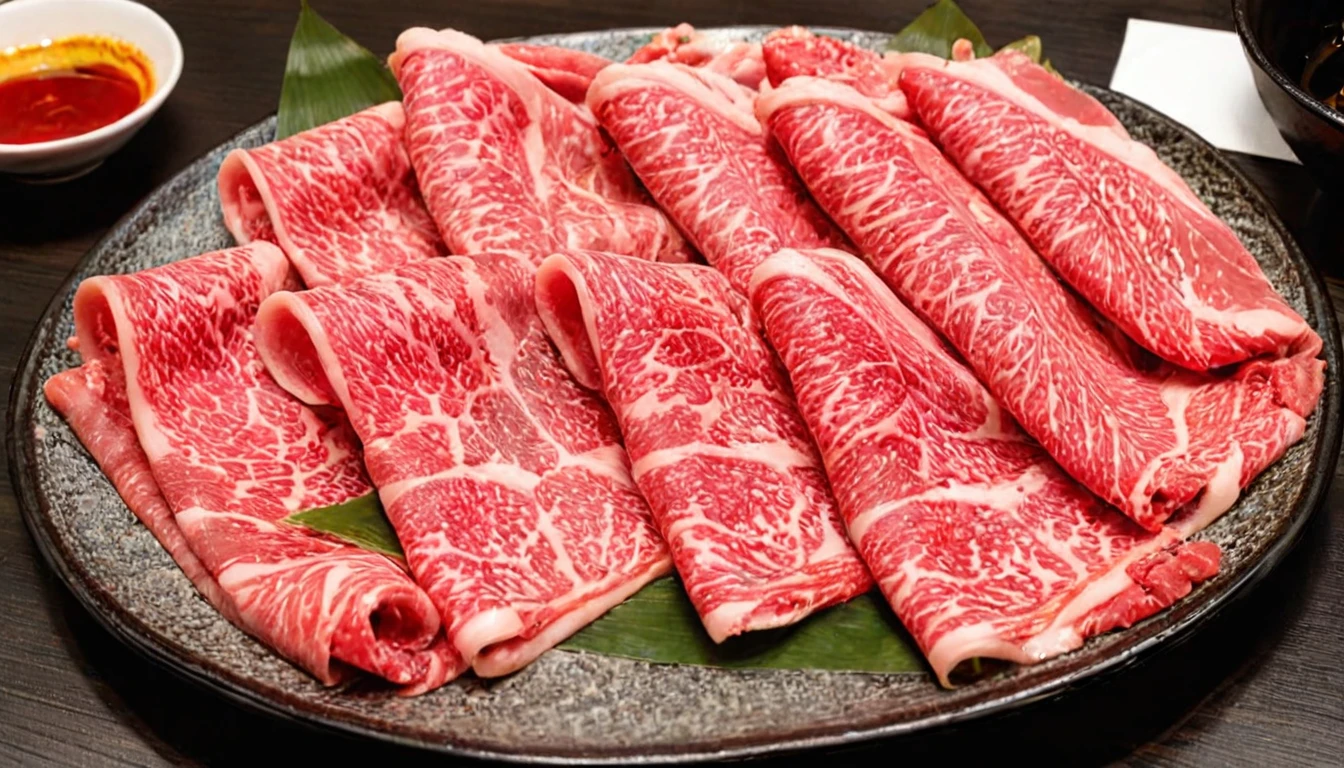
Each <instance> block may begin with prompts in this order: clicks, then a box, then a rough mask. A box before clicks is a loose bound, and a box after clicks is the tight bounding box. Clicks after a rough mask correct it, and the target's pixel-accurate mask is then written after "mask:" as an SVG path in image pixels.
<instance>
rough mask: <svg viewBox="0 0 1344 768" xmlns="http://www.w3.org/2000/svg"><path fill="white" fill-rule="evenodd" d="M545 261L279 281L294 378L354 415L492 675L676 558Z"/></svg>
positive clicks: (407, 541)
mask: <svg viewBox="0 0 1344 768" xmlns="http://www.w3.org/2000/svg"><path fill="white" fill-rule="evenodd" d="M532 271H533V270H532V267H531V266H530V264H529V263H527V262H526V261H525V260H523V259H522V258H521V257H513V256H509V255H504V254H481V255H477V256H475V257H472V258H465V257H449V258H447V259H435V260H431V261H426V262H422V263H420V264H415V265H411V266H407V267H403V268H402V269H400V270H398V271H396V272H392V273H388V274H383V275H378V276H374V277H369V278H364V279H361V280H358V281H354V282H352V283H349V284H347V285H344V286H340V287H330V288H320V289H315V290H311V291H304V292H299V293H289V292H282V293H278V294H276V295H274V296H272V297H271V298H269V299H268V300H267V301H266V303H265V304H264V305H263V307H262V310H261V314H260V316H259V319H258V323H257V335H258V344H259V345H260V347H261V350H262V356H263V358H264V359H265V361H266V363H267V365H268V367H269V368H270V370H271V371H272V372H273V373H274V374H275V375H276V377H277V379H278V380H279V381H280V383H281V384H282V385H283V386H284V387H285V388H286V389H288V390H289V391H290V392H293V393H294V394H295V395H297V396H298V397H299V398H301V399H302V400H304V401H305V402H308V403H311V404H313V405H314V406H319V405H320V406H326V405H333V406H338V407H340V408H342V409H344V411H345V413H346V414H347V415H348V416H349V418H350V422H351V423H352V425H353V426H354V429H355V431H356V432H357V433H358V434H359V436H360V438H361V439H362V440H363V443H364V460H365V462H366V464H367V466H368V468H369V475H370V476H371V477H372V479H373V482H374V484H375V485H376V486H377V487H378V492H379V496H380V498H381V499H382V502H383V507H384V508H385V509H386V510H387V514H388V517H389V519H390V520H391V521H392V524H393V526H394V527H395V528H396V530H397V535H398V537H399V538H400V540H401V543H402V546H403V548H404V549H405V551H406V557H407V560H408V562H409V563H410V567H411V570H412V572H414V573H415V576H416V578H417V580H418V581H419V583H420V584H421V585H423V586H424V588H425V589H426V590H427V591H428V592H429V595H430V597H431V598H432V599H433V601H434V604H435V606H436V607H437V608H438V611H439V613H440V615H441V616H442V618H443V622H444V626H445V628H446V630H447V633H448V637H449V639H450V640H451V642H452V643H453V644H454V646H455V647H456V648H457V650H458V652H459V653H460V654H461V655H462V657H463V658H464V659H466V660H467V662H469V663H471V664H472V665H473V667H474V669H475V670H476V672H477V673H478V674H481V675H487V676H492V675H503V674H507V673H509V672H512V671H514V670H516V669H519V668H520V667H522V666H524V665H525V664H527V663H528V662H530V661H532V660H533V659H535V658H536V657H537V656H538V655H540V654H541V653H543V652H544V651H546V650H547V649H548V648H550V647H552V646H554V645H555V644H556V643H558V642H560V641H561V640H563V639H564V638H566V637H568V636H569V635H570V634H572V633H573V632H575V631H576V630H578V629H579V628H581V627H583V626H584V625H585V624H587V623H589V622H590V621H592V620H593V619H595V618H597V617H598V616H600V615H601V614H603V613H604V612H606V611H607V609H609V608H611V607H612V606H614V605H616V604H617V603H619V602H621V601H622V600H624V599H625V598H626V597H629V596H630V595H632V594H634V593H635V592H636V591H638V590H639V588H640V587H641V586H643V585H644V584H645V583H647V582H648V581H650V580H651V579H654V578H656V577H658V576H661V575H663V574H665V573H667V572H668V571H669V570H670V569H671V560H670V558H669V556H668V552H667V548H666V546H664V544H663V542H662V540H661V539H660V538H659V537H658V532H657V530H656V529H655V528H654V526H653V520H652V519H651V517H650V515H649V509H648V507H647V506H646V505H645V503H644V500H643V499H642V498H641V497H640V495H639V491H638V489H636V487H635V484H634V482H633V481H632V480H631V478H630V467H629V459H628V458H627V457H626V454H625V451H624V450H623V449H622V448H621V445H620V441H619V433H618V432H617V429H616V424H615V422H614V421H613V419H612V418H611V414H610V412H609V411H607V410H606V408H605V407H604V406H603V405H602V403H601V401H600V400H599V399H598V398H597V397H596V396H594V395H593V394H591V393H589V392H587V391H585V390H584V389H583V388H581V387H580V386H579V385H578V384H576V383H575V382H574V380H573V379H572V378H570V376H569V374H568V373H567V372H566V371H565V368H564V364H563V363H562V362H561V360H560V358H559V357H558V356H557V355H556V352H555V350H554V348H552V347H551V345H550V343H549V342H548V341H547V339H546V335H545V331H544V330H543V328H542V325H541V321H540V319H539V318H538V317H537V314H536V311H535V308H534V304H533V298H532Z"/></svg>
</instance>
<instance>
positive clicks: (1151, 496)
mask: <svg viewBox="0 0 1344 768" xmlns="http://www.w3.org/2000/svg"><path fill="white" fill-rule="evenodd" d="M758 109H759V112H760V114H762V115H763V118H764V119H765V120H766V122H767V124H768V125H769V127H770V130H771V132H772V133H773V134H774V136H775V137H776V138H777V139H778V140H779V141H780V144H781V145H782V146H783V147H784V151H785V152H786V154H787V155H788V157H789V158H790V160H791V161H792V162H793V166H794V167H795V168H796V169H797V170H798V173H799V175H800V176H801V177H802V178H803V180H804V181H805V182H806V183H807V185H808V187H809V188H810V189H811V191H812V193H813V195H814V196H815V197H816V199H817V201H818V202H819V203H820V204H821V206H822V207H823V208H824V209H825V210H826V211H827V212H829V213H830V214H831V216H832V218H833V219H835V221H836V223H838V224H839V225H840V226H841V227H842V228H843V229H844V230H845V231H846V233H847V234H848V235H849V236H850V238H852V239H853V241H854V242H855V243H856V244H858V246H859V247H860V249H862V251H863V253H864V255H865V256H866V257H867V258H868V259H870V260H871V261H872V262H873V264H874V265H875V267H876V269H877V271H878V273H879V274H880V275H881V276H882V277H883V279H885V280H886V281H887V283H888V284H889V285H890V286H891V287H892V288H893V289H894V290H895V291H896V293H897V294H898V295H899V296H900V297H901V298H902V299H904V300H905V302H906V303H907V304H908V305H909V306H910V307H912V308H913V309H915V310H916V311H917V312H919V313H920V314H921V315H922V316H923V317H924V318H925V319H926V320H928V321H929V322H930V323H931V324H932V325H933V326H934V327H935V328H937V329H938V330H939V331H941V332H942V334H943V335H944V336H945V337H946V338H947V339H948V340H949V341H951V343H952V344H953V345H954V346H955V347H956V348H957V349H958V350H959V351H960V352H961V354H962V355H963V356H964V357H965V359H966V360H967V362H968V363H969V364H970V366H971V368H972V369H974V370H975V372H976V373H977V374H978V375H979V377H980V379H981V380H982V381H984V382H985V383H986V385H987V386H988V387H989V390H990V391H991V392H992V393H994V396H995V397H996V398H998V400H999V402H1000V403H1002V404H1003V405H1004V407H1005V408H1007V409H1008V411H1009V412H1011V413H1012V414H1013V416H1014V417H1016V419H1017V421H1018V422H1019V423H1020V424H1021V425H1022V426H1023V427H1024V428H1025V429H1026V430H1027V432H1029V433H1030V434H1031V435H1032V436H1033V437H1035V438H1036V439H1037V440H1038V441H1039V442H1040V443H1041V444H1042V445H1043V446H1044V447H1045V449H1046V450H1047V451H1049V453H1050V455H1051V456H1053V457H1054V458H1055V460H1056V461H1057V462H1058V463H1059V464H1060V465H1061V466H1063V467H1064V469H1065V470H1067V471H1068V472H1069V474H1070V475H1072V476H1073V477H1074V478H1075V479H1077V480H1078V481H1079V482H1081V483H1083V484H1084V485H1085V486H1087V487H1088V488H1090V489H1091V490H1092V491H1093V492H1095V493H1097V494H1098V495H1099V496H1101V497H1102V498H1103V499H1105V500H1106V501H1109V502H1111V503H1112V504H1115V505H1116V506H1118V507H1119V508H1120V509H1121V510H1122V511H1124V512H1125V514H1127V515H1129V516H1130V517H1131V518H1132V519H1134V520H1135V521H1136V522H1138V523H1139V524H1140V525H1142V526H1144V527H1145V528H1148V529H1149V530H1154V531H1156V530H1159V529H1160V528H1161V526H1162V524H1163V522H1164V521H1166V520H1167V519H1168V518H1169V517H1171V516H1172V515H1173V514H1174V513H1176V512H1177V511H1178V510H1181V509H1182V508H1183V507H1186V505H1192V507H1193V508H1192V509H1189V510H1187V511H1186V512H1185V513H1183V514H1182V515H1181V516H1180V519H1179V521H1177V523H1176V524H1177V525H1178V526H1179V527H1180V528H1181V529H1182V530H1183V531H1189V530H1195V529H1198V528H1199V527H1201V526H1203V525H1205V524H1207V522H1209V521H1210V520H1212V519H1213V518H1214V517H1216V516H1217V515H1219V514H1221V513H1222V512H1223V511H1225V510H1226V509H1227V508H1228V507H1229V506H1231V504H1232V502H1233V501H1235V499H1236V497H1237V495H1238V493H1239V491H1240V489H1241V488H1242V487H1245V486H1246V484H1248V483H1249V482H1250V481H1251V480H1252V479H1253V478H1255V476H1256V475H1257V474H1259V472H1260V471H1261V470H1263V469H1264V468H1265V467H1267V466H1269V465H1270V464H1271V463H1273V462H1274V461H1275V460H1276V459H1278V457H1279V456H1281V455H1282V454H1283V452H1284V451H1285V450H1286V449H1287V447H1288V446H1289V445H1291V444H1292V443H1294V442H1296V441H1297V440H1298V439H1300V438H1301V436H1302V434H1303V431H1304V429H1305V426H1306V421H1305V417H1306V415H1307V414H1308V413H1310V412H1311V410H1312V409H1313V407H1314V406H1315V404H1316V401H1317V399H1318V398H1319V396H1320V392H1321V387H1322V381H1323V376H1322V367H1323V363H1322V362H1321V361H1320V360H1317V359H1315V355H1316V352H1317V351H1318V350H1317V349H1308V350H1306V351H1304V352H1302V353H1299V355H1297V356H1295V357H1292V358H1288V359H1281V360H1275V361H1261V360H1257V361H1252V362H1250V363H1247V364H1245V365H1243V366H1241V367H1240V368H1238V369H1237V370H1235V371H1234V372H1232V373H1230V374H1227V375H1223V376H1209V375H1205V374H1196V373H1192V372H1188V371H1182V370H1177V369H1173V368H1170V367H1167V366H1161V365H1155V366H1153V367H1147V366H1145V365H1144V364H1142V363H1143V361H1141V359H1140V356H1139V355H1138V354H1135V350H1129V349H1127V348H1126V347H1125V346H1124V345H1125V344H1126V343H1127V342H1125V340H1124V339H1123V338H1122V337H1120V336H1119V334H1113V333H1107V332H1105V331H1104V330H1102V329H1100V328H1099V325H1098V322H1097V318H1096V316H1095V315H1094V314H1093V313H1092V311H1091V310H1090V309H1089V308H1088V307H1087V306H1085V305H1084V304H1082V303H1081V302H1080V301H1079V300H1078V299H1077V298H1076V297H1075V296H1074V295H1073V294H1071V293H1070V292H1069V291H1068V290H1067V289H1066V288H1065V287H1064V286H1063V285H1061V284H1060V283H1059V281H1058V280H1056V279H1055V277H1054V275H1053V274H1052V273H1051V271H1050V269H1049V267H1048V266H1046V264H1045V263H1044V262H1043V261H1041V259H1040V258H1039V257H1038V256H1037V255H1036V254H1035V253H1033V252H1032V250H1031V248H1030V246H1029V245H1027V243H1026V242H1025V241H1024V240H1023V239H1022V237H1021V236H1020V235H1019V234H1018V233H1017V231H1016V230H1015V229H1014V228H1013V226H1012V224H1011V223H1010V222H1008V221H1007V220H1005V219H1004V218H1003V217H1002V216H1001V215H1000V214H999V213H998V212H997V211H996V210H995V209H994V207H993V205H991V204H990V203H989V201H988V200H986V199H985V198H984V196H983V195H981V194H980V193H979V191H978V190H976V188H975V187H974V186H973V185H971V184H970V182H968V181H967V180H966V179H965V178H963V177H962V176H961V174H960V173H958V172H957V170H956V168H955V167H953V166H952V164H951V163H950V162H949V161H948V160H947V159H946V158H944V157H943V155H942V154H941V153H940V152H939V151H938V149H937V148H936V147H935V146H934V145H933V144H932V143H931V142H930V141H929V140H928V139H927V138H926V137H925V135H924V134H923V132H922V131H920V130H919V129H917V128H914V127H913V126H911V125H909V124H908V123H905V122H903V121H900V120H897V119H895V118H893V117H892V116H891V115H889V114H887V113H886V112H884V111H882V110H881V109H879V108H877V107H875V106H874V105H873V103H872V101H871V99H868V98H866V97H864V96H863V95H862V94H860V93H858V92H857V91H855V90H854V89H852V88H850V87H848V86H845V85H843V84H838V83H830V82H827V81H824V80H820V79H813V78H801V77H795V78H792V79H790V80H788V81H787V82H785V83H784V84H783V85H782V86H781V87H780V88H778V89H776V90H775V91H773V92H771V93H770V94H768V95H766V96H764V97H763V98H762V101H761V103H760V104H758Z"/></svg>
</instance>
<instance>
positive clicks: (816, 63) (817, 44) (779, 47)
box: [763, 27, 910, 118]
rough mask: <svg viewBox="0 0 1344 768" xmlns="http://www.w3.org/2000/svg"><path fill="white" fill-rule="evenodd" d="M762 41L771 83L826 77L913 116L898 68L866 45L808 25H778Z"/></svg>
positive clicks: (892, 110) (884, 106) (883, 106)
mask: <svg viewBox="0 0 1344 768" xmlns="http://www.w3.org/2000/svg"><path fill="white" fill-rule="evenodd" d="M763 45H764V58H765V65H766V74H767V76H768V77H769V78H770V84H771V85H772V86H775V87H779V85H780V84H781V83H783V82H784V81H785V80H787V79H789V78H790V77H796V76H799V75H803V76H808V77H824V78H826V79H827V80H830V81H831V82H835V83H844V84H846V85H849V86H851V87H853V88H854V89H855V90H857V91H858V92H859V93H862V94H863V95H864V96H867V97H868V98H870V99H872V100H873V103H874V104H875V105H876V106H877V107H878V108H880V109H883V110H885V111H887V112H890V113H891V114H893V115H896V116H897V117H901V118H909V117H910V105H909V104H907V103H906V100H905V94H904V93H902V92H901V89H900V87H899V86H898V85H897V82H896V77H897V70H895V69H893V68H892V66H891V65H890V64H888V63H887V61H886V60H884V59H883V58H882V57H881V56H878V55H877V54H876V53H874V52H873V51H870V50H868V49H867V48H860V47H859V46H857V45H854V44H853V43H847V42H845V41H843V40H837V39H835V38H834V37H825V36H818V35H814V34H812V33H811V32H810V31H809V30H808V29H807V28H806V27H784V28H783V29H777V30H775V31H774V32H771V33H770V34H769V35H767V36H766V38H765V43H764V44H763Z"/></svg>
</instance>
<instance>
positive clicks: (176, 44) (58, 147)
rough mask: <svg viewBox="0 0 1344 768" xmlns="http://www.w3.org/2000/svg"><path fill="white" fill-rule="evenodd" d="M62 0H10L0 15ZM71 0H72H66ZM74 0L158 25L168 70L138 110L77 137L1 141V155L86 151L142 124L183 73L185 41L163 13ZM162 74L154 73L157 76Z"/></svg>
mask: <svg viewBox="0 0 1344 768" xmlns="http://www.w3.org/2000/svg"><path fill="white" fill-rule="evenodd" d="M60 1H61V0H11V2H7V3H3V4H0V17H3V16H5V15H6V13H21V12H22V11H23V10H24V9H25V8H33V7H38V6H44V5H48V4H49V3H50V2H60ZM66 1H69V0H66ZM75 2H86V3H94V4H97V5H106V6H112V7H116V8H118V9H120V11H119V12H124V13H127V14H130V15H132V16H138V17H139V19H140V20H141V21H143V22H145V23H146V25H148V26H150V27H153V28H155V29H156V30H157V31H158V32H160V33H163V34H164V35H165V36H166V39H167V41H168V49H169V54H168V61H167V72H166V73H165V74H164V76H163V77H162V78H161V79H159V81H158V83H157V85H156V87H155V89H154V92H153V93H151V94H150V95H149V98H148V99H145V101H144V103H143V104H141V105H140V106H138V107H136V108H135V109H133V110H131V111H130V112H127V113H126V114H125V115H123V116H121V117H120V118H118V119H116V120H114V121H112V122H110V123H108V124H107V125H104V126H100V127H98V128H95V129H93V130H92V131H87V132H85V133H80V134H77V135H75V136H67V137H65V138H63V139H53V140H52V141H39V142H34V143H31V144H0V157H6V158H22V157H26V156H33V155H60V154H64V153H66V152H70V151H80V150H87V149H89V148H91V147H95V146H97V145H98V144H101V143H104V142H106V141H107V140H109V139H113V138H116V137H118V136H120V135H122V133H123V132H126V131H135V130H137V129H138V127H139V125H140V124H141V123H143V122H145V121H146V120H148V119H149V117H150V116H151V115H153V114H154V113H155V112H157V111H158V110H159V107H161V106H163V102H165V101H167V99H168V94H170V93H172V92H173V89H174V88H175V87H176V86H177V81H178V79H179V78H181V76H182V66H183V63H184V58H185V57H184V54H183V51H182V41H181V40H180V39H178V37H177V32H176V31H175V30H174V29H173V26H172V25H171V24H169V23H168V22H167V21H166V20H165V19H164V18H163V17H162V16H160V15H159V14H158V12H157V11H155V10H154V9H153V8H150V7H149V6H147V5H143V4H141V3H138V2H135V0H75ZM127 42H129V43H131V44H132V45H135V46H136V47H137V48H139V47H140V44H139V43H138V42H136V41H134V40H128V41H127ZM158 74H159V73H158V72H155V75H156V76H157V75H158Z"/></svg>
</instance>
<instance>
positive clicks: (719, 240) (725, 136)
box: [588, 61, 844, 294]
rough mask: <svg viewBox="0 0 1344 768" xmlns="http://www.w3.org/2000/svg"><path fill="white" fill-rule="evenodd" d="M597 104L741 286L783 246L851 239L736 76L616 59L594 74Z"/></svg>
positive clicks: (681, 218) (659, 192) (704, 249)
mask: <svg viewBox="0 0 1344 768" xmlns="http://www.w3.org/2000/svg"><path fill="white" fill-rule="evenodd" d="M588 106H589V108H590V109H592V111H593V114H594V115H596V116H597V119H598V121H599V122H600V123H601V124H602V127H603V128H605V129H606V131H607V133H608V135H610V136H611V138H612V140H613V141H615V142H616V146H618V147H620V149H621V152H622V153H623V154H624V155H625V157H626V159H627V160H628V161H629V162H630V165H631V167H633V168H634V169H635V173H637V174H638V175H639V177H640V179H641V180H643V182H644V185H645V186H646V187H648V190H649V192H650V194H652V195H653V197H654V199H655V200H657V201H658V202H659V204H661V205H662V206H663V209H664V210H666V211H667V212H668V215H670V216H671V217H672V219H673V221H675V222H676V224H677V226H678V227H680V228H681V231H682V232H685V233H686V235H687V237H689V238H690V239H691V241H692V242H693V243H695V246H696V248H698V249H699V250H700V252H701V253H702V254H704V256H705V258H706V259H707V260H708V261H709V263H710V264H712V265H714V267H715V268H717V269H718V270H719V271H720V272H722V273H724V274H725V275H727V276H728V280H729V282H731V283H732V285H733V287H734V288H735V289H736V290H737V291H739V292H741V293H743V294H745V293H746V290H747V282H748V281H749V280H750V279H751V270H752V268H754V267H755V266H756V265H757V264H759V263H760V262H761V261H762V260H763V259H765V258H766V257H767V256H769V255H770V254H772V253H774V252H775V251H777V250H779V249H780V248H784V247H791V248H816V247H822V246H838V245H841V244H843V243H844V235H842V234H840V231H839V230H838V229H837V228H836V227H835V225H834V224H832V223H831V222H830V220H829V219H827V218H826V215H825V214H823V213H822V212H821V210H820V209H819V208H817V206H816V204H815V203H813V202H812V200H811V198H810V197H808V194H807V189H806V188H804V187H803V184H802V182H801V181H799V180H798V177H797V176H796V175H795V174H794V172H793V171H792V170H791V169H790V168H789V163H788V160H787V159H786V158H785V157H784V155H783V153H782V152H780V149H779V146H778V145H777V144H775V142H774V141H772V140H771V139H770V134H769V133H768V132H767V131H766V130H765V127H764V126H762V125H761V124H760V123H759V122H758V121H757V120H756V116H755V115H753V114H752V94H751V93H750V92H749V91H747V90H746V89H745V88H743V87H742V86H740V85H738V84H737V83H735V82H733V81H732V80H729V79H728V78H726V77H723V76H721V75H717V74H715V73H713V72H710V71H707V70H703V69H693V68H691V67H688V66H684V65H681V64H671V63H668V62H666V61H655V62H653V63H652V64H633V65H632V64H615V65H612V66H610V67H608V68H606V69H605V70H603V71H602V72H601V73H600V74H599V75H598V76H597V78H596V79H595V80H594V81H593V87H592V89H591V90H590V91H589V92H588Z"/></svg>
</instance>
